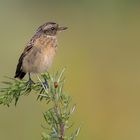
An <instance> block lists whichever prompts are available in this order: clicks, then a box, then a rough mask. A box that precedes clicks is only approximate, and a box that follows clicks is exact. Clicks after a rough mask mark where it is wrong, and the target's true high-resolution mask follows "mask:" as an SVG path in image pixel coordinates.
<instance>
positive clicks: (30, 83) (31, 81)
mask: <svg viewBox="0 0 140 140" xmlns="http://www.w3.org/2000/svg"><path fill="white" fill-rule="evenodd" d="M28 75H29V80H28V82H27V83H28V85H30V86H31V85H32V84H35V83H34V81H33V80H32V79H31V74H30V72H29V73H28Z"/></svg>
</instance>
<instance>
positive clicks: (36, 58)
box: [15, 22, 67, 79]
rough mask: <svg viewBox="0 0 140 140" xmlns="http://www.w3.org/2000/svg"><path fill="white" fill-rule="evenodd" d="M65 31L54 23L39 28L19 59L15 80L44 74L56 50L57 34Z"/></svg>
mask: <svg viewBox="0 0 140 140" xmlns="http://www.w3.org/2000/svg"><path fill="white" fill-rule="evenodd" d="M65 29H67V27H59V25H58V24H56V23H54V22H48V23H45V24H43V25H42V26H40V27H39V28H38V30H37V31H36V34H35V35H34V36H33V37H32V39H31V40H30V41H29V43H28V44H27V46H26V48H25V49H24V51H23V53H22V54H21V56H20V58H19V61H18V65H17V69H16V73H15V78H16V77H18V78H19V79H22V78H23V77H24V76H25V74H26V73H29V74H30V73H42V72H46V71H47V70H48V69H49V68H50V66H51V64H52V61H53V58H54V56H55V53H56V50H57V37H56V35H57V32H59V31H62V30H65Z"/></svg>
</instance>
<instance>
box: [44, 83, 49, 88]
mask: <svg viewBox="0 0 140 140" xmlns="http://www.w3.org/2000/svg"><path fill="white" fill-rule="evenodd" d="M43 85H44V87H45V88H48V89H49V84H48V82H47V81H45V82H43Z"/></svg>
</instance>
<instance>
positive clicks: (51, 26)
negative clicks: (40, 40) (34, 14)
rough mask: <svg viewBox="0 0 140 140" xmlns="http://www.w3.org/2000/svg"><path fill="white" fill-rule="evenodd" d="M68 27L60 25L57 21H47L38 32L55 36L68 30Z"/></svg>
mask: <svg viewBox="0 0 140 140" xmlns="http://www.w3.org/2000/svg"><path fill="white" fill-rule="evenodd" d="M66 29H67V27H60V26H59V25H58V24H57V23H54V22H47V23H45V24H43V25H41V26H40V27H39V28H38V29H37V32H41V33H44V34H46V35H50V36H55V35H56V34H57V33H58V32H61V31H64V30H66Z"/></svg>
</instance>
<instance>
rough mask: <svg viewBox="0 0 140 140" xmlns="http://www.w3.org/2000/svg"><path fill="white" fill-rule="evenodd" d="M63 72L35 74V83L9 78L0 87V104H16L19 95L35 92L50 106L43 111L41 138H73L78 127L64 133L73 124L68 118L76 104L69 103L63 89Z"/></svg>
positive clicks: (39, 98)
mask: <svg viewBox="0 0 140 140" xmlns="http://www.w3.org/2000/svg"><path fill="white" fill-rule="evenodd" d="M63 73H64V69H63V70H62V71H61V72H60V73H58V72H57V73H56V74H55V75H53V76H52V75H49V74H48V73H46V74H43V75H41V77H39V76H37V77H38V81H37V82H36V83H35V84H29V83H28V82H27V81H25V80H18V79H14V78H9V81H8V82H4V84H6V85H7V86H6V87H5V88H2V89H1V94H0V104H1V105H7V106H8V107H9V106H10V104H11V103H12V102H14V104H15V105H17V103H18V101H19V99H20V97H21V96H24V95H29V94H30V93H36V95H37V99H38V100H39V101H42V100H45V102H46V103H47V104H49V103H50V106H51V107H50V108H48V110H47V111H46V112H44V113H43V116H44V119H45V124H44V125H43V128H44V132H43V133H42V140H55V139H56V140H75V139H76V137H77V136H78V133H79V131H80V128H77V129H76V131H75V132H74V133H72V134H71V135H66V131H67V130H68V129H69V128H71V127H72V126H73V125H72V124H70V122H69V119H70V117H71V115H72V114H73V112H74V111H75V107H76V106H75V105H73V106H72V105H71V101H72V98H71V97H70V96H68V95H67V94H66V93H65V92H64V91H63V86H64V82H65V79H64V78H63ZM45 81H48V85H49V88H47V87H46V85H45V84H44V82H45Z"/></svg>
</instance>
